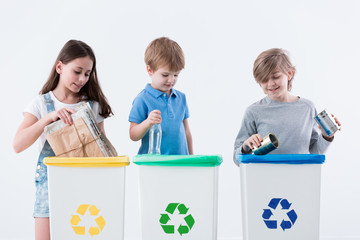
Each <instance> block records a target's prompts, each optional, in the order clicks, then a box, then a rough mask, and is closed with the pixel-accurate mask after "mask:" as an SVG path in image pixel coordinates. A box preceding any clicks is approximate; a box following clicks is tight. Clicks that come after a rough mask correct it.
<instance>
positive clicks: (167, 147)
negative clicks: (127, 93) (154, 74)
mask: <svg viewBox="0 0 360 240" xmlns="http://www.w3.org/2000/svg"><path fill="white" fill-rule="evenodd" d="M155 109H157V110H159V111H160V112H161V119H162V120H161V129H162V139H161V149H160V151H161V154H164V155H187V154H189V151H188V146H187V141H186V135H185V130H184V124H183V121H184V119H187V118H188V117H189V109H188V106H187V103H186V97H185V94H184V93H182V92H180V91H177V90H175V89H171V94H170V96H169V97H168V96H167V94H166V93H163V92H161V91H159V90H156V89H154V88H153V87H151V86H150V84H147V85H146V87H145V89H144V90H142V91H141V92H140V93H139V94H138V95H137V96H136V98H135V99H134V102H133V105H132V108H131V111H130V116H129V122H135V123H138V124H140V123H142V122H143V121H144V120H145V119H146V118H147V117H148V115H149V114H150V112H152V111H153V110H155ZM148 150H149V131H148V132H147V133H146V135H145V136H144V137H143V138H142V139H141V146H140V149H139V152H138V154H145V153H148Z"/></svg>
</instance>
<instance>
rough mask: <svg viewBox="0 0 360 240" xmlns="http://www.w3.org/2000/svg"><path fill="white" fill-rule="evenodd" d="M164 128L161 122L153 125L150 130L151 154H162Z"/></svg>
mask: <svg viewBox="0 0 360 240" xmlns="http://www.w3.org/2000/svg"><path fill="white" fill-rule="evenodd" d="M161 137H162V130H161V125H160V124H155V125H153V126H152V127H151V128H150V130H149V154H161V153H160V146H161Z"/></svg>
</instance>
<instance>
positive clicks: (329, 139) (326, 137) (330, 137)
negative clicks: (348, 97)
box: [318, 114, 341, 141]
mask: <svg viewBox="0 0 360 240" xmlns="http://www.w3.org/2000/svg"><path fill="white" fill-rule="evenodd" d="M331 116H332V117H333V118H334V120H335V122H336V124H337V125H338V127H339V131H341V123H340V121H339V120H338V119H337V118H336V117H335V116H334V114H331ZM318 128H320V130H321V134H322V135H323V137H324V138H325V139H326V140H327V141H331V140H332V139H333V138H334V135H335V133H336V132H337V131H336V132H334V133H333V134H331V135H330V136H328V135H326V133H325V132H324V130H323V129H322V128H321V127H320V126H318Z"/></svg>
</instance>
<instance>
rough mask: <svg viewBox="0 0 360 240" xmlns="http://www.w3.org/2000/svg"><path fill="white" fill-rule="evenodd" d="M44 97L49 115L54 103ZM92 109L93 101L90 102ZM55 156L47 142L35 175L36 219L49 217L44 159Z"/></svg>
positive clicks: (48, 97)
mask: <svg viewBox="0 0 360 240" xmlns="http://www.w3.org/2000/svg"><path fill="white" fill-rule="evenodd" d="M42 96H43V99H44V102H45V104H46V109H47V112H48V113H51V112H52V111H55V107H54V102H53V101H52V100H51V97H50V94H49V93H45V94H44V95H42ZM89 104H90V106H91V108H92V106H93V101H89ZM52 156H55V153H54V151H53V150H52V148H51V147H50V145H49V143H48V141H47V140H46V141H45V144H44V147H43V149H42V150H41V152H40V156H39V159H38V163H37V166H36V173H35V186H36V200H35V207H34V215H33V216H34V217H49V195H48V176H47V167H46V165H45V164H44V158H46V157H52Z"/></svg>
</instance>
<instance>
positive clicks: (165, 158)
mask: <svg viewBox="0 0 360 240" xmlns="http://www.w3.org/2000/svg"><path fill="white" fill-rule="evenodd" d="M221 162H222V158H221V156H202V155H149V154H145V155H137V156H135V157H134V163H135V164H137V165H139V190H140V213H141V225H142V226H141V229H142V239H143V240H154V239H161V240H167V239H171V240H173V239H184V240H185V239H193V240H199V239H206V240H214V239H217V205H218V168H219V165H220V164H221Z"/></svg>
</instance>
